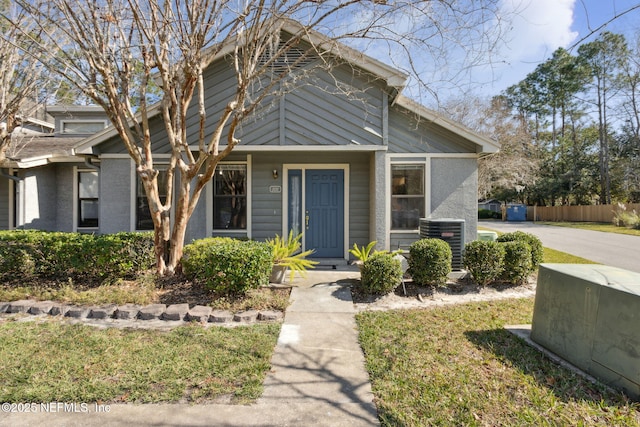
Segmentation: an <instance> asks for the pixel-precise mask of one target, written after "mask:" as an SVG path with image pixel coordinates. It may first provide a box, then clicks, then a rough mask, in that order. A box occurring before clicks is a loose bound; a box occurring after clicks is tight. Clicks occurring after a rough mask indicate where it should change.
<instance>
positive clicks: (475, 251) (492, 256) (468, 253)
mask: <svg viewBox="0 0 640 427" xmlns="http://www.w3.org/2000/svg"><path fill="white" fill-rule="evenodd" d="M504 252H505V251H504V247H503V244H502V243H498V242H490V241H482V240H474V241H473V242H469V243H467V244H466V245H465V247H464V258H463V263H464V267H465V268H466V269H467V270H468V271H469V273H471V276H473V280H475V281H476V283H477V284H478V285H480V286H485V285H488V284H489V283H491V282H494V281H495V280H497V279H498V278H499V277H500V275H501V274H502V272H503V270H504Z"/></svg>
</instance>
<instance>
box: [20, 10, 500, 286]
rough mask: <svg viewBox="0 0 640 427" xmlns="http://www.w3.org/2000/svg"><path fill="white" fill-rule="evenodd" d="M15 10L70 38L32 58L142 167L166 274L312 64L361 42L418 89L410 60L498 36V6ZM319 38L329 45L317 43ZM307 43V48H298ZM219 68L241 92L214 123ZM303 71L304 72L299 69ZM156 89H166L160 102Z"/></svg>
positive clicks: (328, 61) (52, 36)
mask: <svg viewBox="0 0 640 427" xmlns="http://www.w3.org/2000/svg"><path fill="white" fill-rule="evenodd" d="M16 2H17V3H18V4H20V6H21V7H22V8H24V10H27V11H28V12H29V13H30V14H31V16H32V17H33V19H34V21H35V22H37V23H39V25H40V28H55V31H48V32H47V40H51V41H54V42H55V41H56V40H58V38H59V37H60V36H64V40H69V42H65V43H64V44H60V45H59V46H58V47H59V48H61V49H62V54H61V55H57V56H54V57H52V56H51V55H48V52H47V51H46V50H45V49H41V50H40V51H37V50H36V49H32V50H31V51H30V53H31V54H33V55H38V54H40V55H41V56H40V58H41V59H42V61H43V63H45V64H47V66H48V69H49V70H50V71H51V72H55V73H58V74H59V75H61V76H63V77H64V78H66V80H67V81H68V82H70V83H71V84H73V85H75V86H76V88H77V89H78V90H79V91H81V92H82V93H83V94H84V95H85V96H86V97H87V98H89V99H91V100H92V101H93V102H94V103H95V104H97V105H100V106H102V107H103V108H104V110H105V112H106V114H107V116H108V117H109V120H110V121H111V123H112V125H113V126H114V128H115V130H116V131H117V133H118V135H119V137H120V139H121V140H122V143H123V144H124V146H125V147H126V149H127V152H128V153H129V155H130V156H131V158H132V159H133V161H134V162H135V165H136V171H137V174H138V176H139V178H140V180H141V182H142V184H143V186H144V189H145V192H146V196H147V199H148V204H149V207H150V211H151V217H152V219H153V224H154V235H155V248H156V267H157V271H158V272H159V273H160V274H170V273H172V272H173V271H174V270H175V268H176V266H177V265H178V262H179V260H180V258H181V256H182V248H183V245H184V236H185V231H186V226H187V222H188V221H189V218H190V216H191V214H192V212H193V211H194V209H195V207H196V205H197V203H198V200H199V197H200V194H201V192H202V190H203V189H204V187H205V185H206V184H207V182H209V181H210V180H211V178H212V176H213V174H214V171H215V168H216V166H217V164H218V163H219V162H220V160H222V159H223V158H224V157H225V156H227V155H228V154H229V153H230V152H231V150H233V148H234V147H235V146H236V145H237V144H238V143H239V140H238V137H237V130H238V129H239V127H240V126H241V124H242V123H243V121H244V120H247V119H248V118H249V117H250V116H251V115H252V114H254V113H256V111H257V110H258V109H259V108H260V107H261V106H262V105H264V104H265V103H269V102H271V101H272V100H273V99H274V97H275V96H277V95H278V93H279V91H281V90H287V89H290V88H291V86H292V85H294V84H295V83H296V78H295V77H296V76H300V70H302V69H304V70H307V71H309V69H308V68H307V67H306V65H308V63H309V62H312V63H313V64H317V65H322V66H324V67H325V68H327V69H329V70H330V69H331V68H332V67H333V66H334V65H335V63H334V62H333V61H334V60H335V59H336V58H337V56H336V55H334V53H336V49H339V47H338V45H336V44H335V41H337V40H342V41H346V40H348V39H349V40H360V41H361V42H362V43H366V45H367V47H369V48H375V49H377V50H378V51H379V50H380V48H381V47H384V48H385V49H386V51H387V52H389V54H390V56H391V54H393V57H394V58H396V62H395V64H394V65H396V66H401V67H402V68H403V69H404V70H406V71H407V72H408V73H411V74H413V75H414V76H416V77H417V78H416V79H415V80H414V81H413V82H414V85H420V79H419V76H418V75H419V70H418V69H416V64H415V62H413V61H412V58H411V56H410V55H408V53H409V52H430V51H436V52H437V51H440V52H442V51H444V50H446V47H445V46H449V47H450V48H451V46H452V45H455V47H454V48H455V49H463V50H464V49H466V46H467V45H470V46H472V49H474V50H476V51H480V50H482V49H485V51H488V50H489V49H488V47H489V46H491V44H492V43H493V39H494V38H495V37H498V36H499V32H497V31H496V28H497V27H496V25H495V24H496V22H499V20H498V19H496V14H497V10H498V8H499V1H497V0H483V1H480V2H469V3H465V4H456V5H453V4H451V3H450V2H447V1H429V2H423V1H415V2H414V1H409V2H389V3H387V2H385V1H364V0H350V1H345V2H315V1H304V2H298V1H293V2H292V1H285V0H277V1H273V2H263V1H246V2H243V1H231V0H189V1H187V0H173V1H163V0H100V1H93V0H91V1H89V0H83V1H77V0H73V1H72V0H47V1H36V0H31V1H27V0H16ZM290 18H291V19H295V20H296V21H297V22H299V23H300V25H299V27H298V29H297V30H296V31H294V34H292V36H291V37H290V38H287V39H280V29H281V26H282V25H283V23H285V22H288V21H287V19H290ZM314 30H318V31H321V32H322V33H323V34H324V35H325V36H326V37H328V39H327V38H322V37H316V35H315V33H314ZM479 34H481V35H484V37H479V36H478V35H479ZM438 35H440V36H438ZM303 39H307V40H308V41H309V43H308V44H305V43H301V41H302V40H303ZM34 41H35V39H34ZM362 43H361V44H362ZM290 53H295V55H289V54H290ZM469 58H475V59H477V58H479V56H478V55H476V56H473V57H471V56H470V57H469ZM220 59H224V60H226V61H228V65H229V67H231V69H233V70H234V72H235V79H236V90H235V92H234V93H233V94H231V95H230V96H229V97H228V99H227V100H226V103H225V107H224V109H223V110H222V112H221V113H220V114H217V115H215V116H214V115H211V114H207V113H208V112H207V111H206V110H205V103H204V99H205V96H204V92H205V84H204V70H205V69H206V67H207V66H208V65H209V64H211V62H212V61H214V60H220ZM301 64H305V67H296V66H297V65H301ZM294 71H295V72H294ZM154 84H155V85H157V89H158V90H157V92H156V96H155V97H152V96H150V94H151V93H150V91H151V88H152V87H153V85H154ZM422 87H428V86H427V85H423V86H422ZM345 90H346V91H350V90H351V89H350V88H345ZM156 100H157V102H156V103H152V101H156ZM191 109H193V110H195V111H196V114H195V115H196V117H197V120H198V122H199V126H198V127H199V131H198V134H197V135H188V134H187V121H188V118H189V115H190V114H191V111H192V110H191ZM157 111H159V114H160V116H161V117H162V119H163V122H164V127H165V130H166V137H167V138H168V140H169V143H170V144H171V157H170V160H169V165H168V169H167V172H166V173H167V179H166V181H165V183H166V184H165V185H166V187H165V188H164V190H163V191H162V192H161V191H160V190H159V188H158V185H159V184H158V175H159V172H158V168H157V165H156V162H155V159H154V153H153V151H152V144H153V140H152V135H151V125H150V118H151V117H152V116H153V114H154V113H155V112H157ZM221 142H223V143H226V144H224V149H221ZM176 176H178V179H175V178H176ZM176 182H178V183H179V187H178V188H175V183H176ZM161 193H163V194H166V198H162V197H161V196H160V194H161ZM172 210H173V211H174V212H175V213H174V217H173V218H170V217H169V215H170V212H171V211H172ZM172 224H173V225H172Z"/></svg>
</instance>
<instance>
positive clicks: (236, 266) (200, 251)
mask: <svg viewBox="0 0 640 427" xmlns="http://www.w3.org/2000/svg"><path fill="white" fill-rule="evenodd" d="M272 265H273V250H272V248H271V246H270V245H269V244H268V243H265V242H257V241H253V240H246V241H242V240H235V239H231V238H228V237H210V238H206V239H200V240H196V241H194V242H193V243H191V244H189V245H187V246H185V247H184V252H183V257H182V271H183V272H184V274H185V275H186V276H187V277H188V278H189V279H191V280H196V281H200V282H202V283H204V284H205V285H206V286H207V287H208V288H209V289H212V290H215V291H217V292H221V293H229V294H242V293H244V292H246V291H247V290H249V289H254V288H258V287H259V286H261V285H267V284H269V275H270V274H271V267H272Z"/></svg>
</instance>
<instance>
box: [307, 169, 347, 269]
mask: <svg viewBox="0 0 640 427" xmlns="http://www.w3.org/2000/svg"><path fill="white" fill-rule="evenodd" d="M305 182H306V184H305V200H306V203H305V212H304V224H305V225H304V227H305V233H304V235H305V248H306V249H314V250H315V253H314V254H313V255H312V257H315V258H343V257H344V170H342V169H309V170H306V175H305Z"/></svg>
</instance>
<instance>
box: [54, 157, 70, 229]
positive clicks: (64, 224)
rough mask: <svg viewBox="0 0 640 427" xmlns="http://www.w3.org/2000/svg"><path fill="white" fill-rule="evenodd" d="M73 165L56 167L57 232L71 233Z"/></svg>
mask: <svg viewBox="0 0 640 427" xmlns="http://www.w3.org/2000/svg"><path fill="white" fill-rule="evenodd" d="M73 171H74V167H73V165H66V164H65V165H57V167H56V187H57V194H58V197H57V198H56V223H57V230H59V231H67V232H71V231H73V226H74V224H73V204H74V203H73V202H74V201H73V194H74V191H73V190H74V189H73V184H74V179H73V178H74V177H73Z"/></svg>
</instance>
